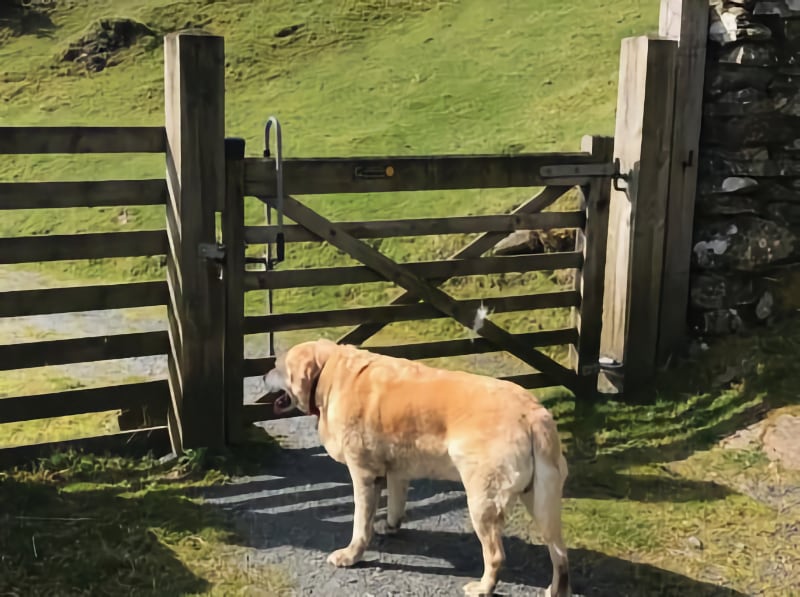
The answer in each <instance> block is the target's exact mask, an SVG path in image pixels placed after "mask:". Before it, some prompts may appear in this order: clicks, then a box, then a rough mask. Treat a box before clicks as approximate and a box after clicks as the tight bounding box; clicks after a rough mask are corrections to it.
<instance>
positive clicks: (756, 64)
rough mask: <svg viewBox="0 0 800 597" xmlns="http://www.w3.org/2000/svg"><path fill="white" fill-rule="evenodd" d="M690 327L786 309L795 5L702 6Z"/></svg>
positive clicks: (796, 212)
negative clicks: (703, 50) (705, 14)
mask: <svg viewBox="0 0 800 597" xmlns="http://www.w3.org/2000/svg"><path fill="white" fill-rule="evenodd" d="M699 160H700V161H699V178H698V192H697V199H696V217H695V230H694V240H693V251H692V260H693V261H692V268H693V275H692V284H691V297H690V315H689V317H690V325H691V327H692V329H693V330H694V331H695V333H697V334H699V335H719V334H728V333H732V332H736V331H738V330H740V329H742V328H743V327H747V326H748V325H755V324H757V323H758V322H763V321H766V320H769V319H771V318H773V317H774V316H775V315H776V314H780V313H781V312H782V311H783V310H787V309H789V308H791V307H792V306H793V299H794V302H796V301H797V297H796V296H793V295H794V294H795V293H793V292H792V284H793V282H794V280H797V279H798V278H797V273H796V271H795V268H794V267H793V266H795V264H800V0H775V1H746V0H737V1H733V0H727V1H726V0H711V19H710V28H709V41H708V48H707V66H706V84H705V96H704V108H703V123H702V129H701V140H700V155H699Z"/></svg>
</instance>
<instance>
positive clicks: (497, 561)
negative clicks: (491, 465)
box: [464, 475, 511, 596]
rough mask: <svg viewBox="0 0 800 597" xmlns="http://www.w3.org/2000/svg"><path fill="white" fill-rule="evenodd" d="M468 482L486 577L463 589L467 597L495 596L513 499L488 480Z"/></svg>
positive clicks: (470, 504) (468, 501) (472, 514)
mask: <svg viewBox="0 0 800 597" xmlns="http://www.w3.org/2000/svg"><path fill="white" fill-rule="evenodd" d="M465 481H466V482H465V483H464V488H465V489H466V491H467V506H468V508H469V515H470V518H471V520H472V526H473V528H474V529H475V534H476V535H478V539H480V542H481V549H482V551H483V576H482V577H481V579H480V580H479V581H475V582H471V583H468V584H466V585H464V593H465V594H466V595H469V596H475V595H492V594H493V592H494V588H495V586H496V585H497V575H498V573H499V571H500V567H501V566H502V565H503V561H504V560H505V551H504V550H503V525H504V523H505V515H504V513H505V509H506V508H507V506H508V502H509V501H510V497H511V496H510V494H508V492H507V491H506V490H500V489H498V488H496V487H493V485H494V484H493V483H492V482H491V481H487V479H486V477H485V476H480V475H475V476H474V477H473V478H472V479H469V480H465Z"/></svg>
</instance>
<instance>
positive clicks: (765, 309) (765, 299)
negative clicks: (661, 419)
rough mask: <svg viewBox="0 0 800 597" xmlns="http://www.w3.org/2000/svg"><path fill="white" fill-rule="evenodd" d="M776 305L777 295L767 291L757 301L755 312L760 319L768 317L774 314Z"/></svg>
mask: <svg viewBox="0 0 800 597" xmlns="http://www.w3.org/2000/svg"><path fill="white" fill-rule="evenodd" d="M774 307H775V297H773V296H772V293H771V292H769V291H767V292H765V293H764V294H762V295H761V298H760V299H758V302H757V303H756V309H755V314H756V317H757V318H758V319H760V320H765V319H768V318H769V317H770V316H771V315H772V311H773V308H774Z"/></svg>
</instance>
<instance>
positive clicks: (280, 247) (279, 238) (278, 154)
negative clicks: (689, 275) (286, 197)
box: [264, 116, 285, 269]
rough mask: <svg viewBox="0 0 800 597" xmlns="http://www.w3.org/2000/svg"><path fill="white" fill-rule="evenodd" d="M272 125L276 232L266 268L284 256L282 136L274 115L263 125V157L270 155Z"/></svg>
mask: <svg viewBox="0 0 800 597" xmlns="http://www.w3.org/2000/svg"><path fill="white" fill-rule="evenodd" d="M273 126H274V127H275V180H276V182H277V189H276V195H275V203H276V209H275V211H277V212H278V233H277V234H276V235H275V249H276V253H277V255H276V257H275V258H274V259H268V260H267V261H268V263H267V268H268V269H271V268H272V267H273V266H274V265H275V264H277V263H280V262H281V261H283V259H284V256H285V240H284V236H283V136H282V135H281V124H280V122H278V119H277V118H276V117H275V116H270V117H269V118H268V119H267V124H266V126H265V127H264V157H265V158H268V157H270V151H269V133H270V130H271V129H272V127H273Z"/></svg>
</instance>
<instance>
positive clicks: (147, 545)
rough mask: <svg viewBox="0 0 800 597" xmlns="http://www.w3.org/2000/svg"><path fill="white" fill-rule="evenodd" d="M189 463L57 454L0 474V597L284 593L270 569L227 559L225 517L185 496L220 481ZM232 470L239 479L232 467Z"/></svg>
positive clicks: (231, 542)
mask: <svg viewBox="0 0 800 597" xmlns="http://www.w3.org/2000/svg"><path fill="white" fill-rule="evenodd" d="M252 451H253V452H259V450H258V449H252ZM194 460H195V461H193V460H192V458H191V457H190V458H187V459H186V460H183V461H179V462H172V463H171V464H170V465H169V466H163V465H159V463H157V462H156V461H153V460H147V459H145V460H128V459H123V458H108V457H96V456H83V455H75V454H69V455H58V454H56V455H53V456H52V457H51V458H50V459H48V460H44V461H41V462H40V463H38V464H37V465H36V466H35V467H30V468H28V469H15V470H13V471H6V472H3V471H0V594H2V595H42V596H44V595H47V596H50V595H77V594H80V595H153V596H155V595H159V596H160V595H182V594H201V593H206V592H208V591H209V590H211V589H212V588H214V587H215V586H217V585H220V586H221V589H220V590H222V591H223V594H243V593H242V591H243V590H245V589H248V590H249V589H250V588H251V586H252V585H256V586H260V587H262V588H263V589H264V590H269V589H271V588H275V589H281V588H283V587H284V585H283V584H282V583H283V582H284V579H283V578H280V577H277V576H271V574H273V573H274V571H273V570H268V569H266V568H260V569H255V570H252V569H249V568H247V567H246V566H243V565H242V562H244V561H245V558H244V557H241V558H236V557H231V554H232V553H233V552H232V551H231V550H232V549H234V548H236V546H237V545H240V544H241V543H242V542H240V541H237V540H236V538H235V534H234V530H233V526H232V524H230V521H229V520H228V519H226V517H225V515H224V512H222V511H221V510H220V509H219V508H214V507H211V506H207V505H203V504H200V503H198V502H196V501H193V500H191V499H190V498H189V497H188V494H190V493H191V492H192V488H195V487H197V486H198V485H207V484H209V483H214V482H218V481H219V480H220V479H221V478H222V475H221V474H220V472H219V471H203V470H201V467H200V466H199V465H198V462H196V460H208V461H213V459H210V458H207V457H205V456H204V455H202V456H200V457H194ZM219 463H222V460H219V461H218V464H219ZM201 464H206V463H201ZM261 465H262V466H263V461H262V462H261ZM234 468H235V469H236V471H237V472H240V471H241V465H240V464H236V465H235V467H234ZM208 579H212V580H213V583H212V582H211V581H209V580H208ZM218 588H219V587H218Z"/></svg>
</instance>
